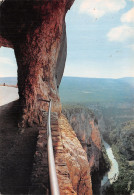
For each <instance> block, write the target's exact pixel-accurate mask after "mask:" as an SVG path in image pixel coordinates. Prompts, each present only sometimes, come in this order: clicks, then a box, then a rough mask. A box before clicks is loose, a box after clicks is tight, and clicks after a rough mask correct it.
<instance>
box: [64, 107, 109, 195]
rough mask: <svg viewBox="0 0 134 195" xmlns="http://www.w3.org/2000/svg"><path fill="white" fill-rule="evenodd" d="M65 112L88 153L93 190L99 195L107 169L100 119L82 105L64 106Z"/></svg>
mask: <svg viewBox="0 0 134 195" xmlns="http://www.w3.org/2000/svg"><path fill="white" fill-rule="evenodd" d="M63 113H64V114H65V115H66V117H67V119H68V121H69V123H70V124H71V126H72V128H73V129H74V131H75V133H76V135H77V137H78V139H79V141H80V142H81V144H82V146H83V148H84V150H85V151H86V153H87V157H88V161H89V167H90V174H91V176H92V186H93V192H94V194H97V195H98V194H99V188H100V182H101V177H102V175H103V174H104V173H105V172H106V171H107V168H106V161H105V157H104V155H103V152H104V151H103V148H102V144H101V136H100V132H99V129H98V121H97V119H96V118H95V116H94V114H93V112H92V111H91V110H89V109H88V108H85V107H83V106H80V105H76V106H74V105H73V106H69V105H67V106H65V107H64V108H63Z"/></svg>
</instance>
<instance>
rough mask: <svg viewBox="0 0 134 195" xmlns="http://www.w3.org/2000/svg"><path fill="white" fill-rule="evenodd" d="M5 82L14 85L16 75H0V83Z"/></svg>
mask: <svg viewBox="0 0 134 195" xmlns="http://www.w3.org/2000/svg"><path fill="white" fill-rule="evenodd" d="M3 83H6V84H7V85H16V84H17V77H0V84H3Z"/></svg>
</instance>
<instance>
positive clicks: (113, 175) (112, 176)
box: [101, 140, 119, 195]
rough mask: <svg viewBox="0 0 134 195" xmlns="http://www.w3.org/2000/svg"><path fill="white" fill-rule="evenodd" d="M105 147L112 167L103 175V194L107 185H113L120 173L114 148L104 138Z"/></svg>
mask: <svg viewBox="0 0 134 195" xmlns="http://www.w3.org/2000/svg"><path fill="white" fill-rule="evenodd" d="M103 144H104V147H105V149H106V153H107V155H108V158H109V160H110V161H111V168H110V170H109V171H108V172H107V173H106V174H105V175H104V176H103V178H102V180H101V195H103V191H105V189H106V187H108V186H109V185H111V184H112V183H113V182H115V181H116V180H117V179H118V175H119V166H118V162H117V161H116V159H115V157H114V154H113V151H112V148H111V147H110V145H109V144H108V143H107V142H105V141H104V140H103Z"/></svg>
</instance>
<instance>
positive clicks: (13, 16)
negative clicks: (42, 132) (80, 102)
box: [0, 0, 74, 127]
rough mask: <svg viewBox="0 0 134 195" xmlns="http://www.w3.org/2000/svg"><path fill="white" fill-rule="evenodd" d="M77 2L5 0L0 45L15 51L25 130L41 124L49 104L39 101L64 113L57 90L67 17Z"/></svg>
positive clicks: (67, 0) (2, 11)
mask: <svg viewBox="0 0 134 195" xmlns="http://www.w3.org/2000/svg"><path fill="white" fill-rule="evenodd" d="M73 2H74V0H59V1H57V0H52V1H46V0H43V1H37V0H34V1H33V0H30V1H29V0H23V1H18V0H14V1H11V0H5V1H4V2H3V3H2V4H1V6H0V13H1V15H0V26H2V28H1V30H0V36H1V37H2V38H1V39H0V44H1V45H3V46H8V47H13V48H14V51H15V56H16V60H17V65H18V87H19V96H20V104H21V107H22V113H23V114H22V123H21V124H20V125H21V126H22V127H23V126H27V125H28V126H32V125H33V124H39V123H40V122H41V120H42V115H41V113H40V109H44V110H47V104H45V103H44V102H41V101H38V99H41V98H42V99H52V102H53V104H52V111H56V112H58V113H60V112H61V104H60V99H59V95H58V90H57V88H58V86H59V84H60V81H61V78H62V74H63V70H64V65H65V59H66V30H65V15H66V13H67V11H68V9H70V7H71V5H72V4H73ZM6 41H7V42H6Z"/></svg>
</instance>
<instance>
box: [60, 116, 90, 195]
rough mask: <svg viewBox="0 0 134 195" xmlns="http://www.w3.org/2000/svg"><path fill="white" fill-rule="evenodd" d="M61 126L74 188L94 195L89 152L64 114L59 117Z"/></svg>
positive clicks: (81, 192)
mask: <svg viewBox="0 0 134 195" xmlns="http://www.w3.org/2000/svg"><path fill="white" fill-rule="evenodd" d="M59 128H60V130H61V138H62V143H63V148H64V152H65V153H64V155H65V156H64V157H65V159H66V163H67V167H68V170H69V175H70V180H71V182H72V186H73V189H74V191H75V192H76V194H80V195H84V194H85V195H88V194H90V195H92V182H91V176H90V167H89V164H88V160H87V154H86V152H85V151H84V150H83V148H82V146H81V144H80V142H79V140H78V139H77V136H76V134H75V132H74V131H73V129H72V127H71V126H70V125H69V123H68V121H67V119H66V118H65V116H64V115H61V117H60V118H59Z"/></svg>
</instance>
